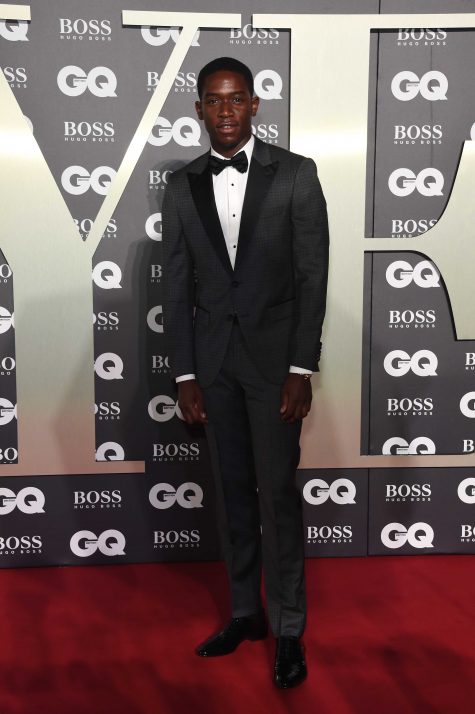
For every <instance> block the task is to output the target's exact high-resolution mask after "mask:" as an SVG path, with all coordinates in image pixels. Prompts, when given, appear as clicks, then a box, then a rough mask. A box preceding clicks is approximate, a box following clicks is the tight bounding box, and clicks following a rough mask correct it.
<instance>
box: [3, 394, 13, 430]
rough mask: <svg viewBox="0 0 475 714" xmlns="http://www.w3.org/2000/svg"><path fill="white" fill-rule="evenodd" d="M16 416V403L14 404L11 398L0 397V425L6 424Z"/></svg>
mask: <svg viewBox="0 0 475 714" xmlns="http://www.w3.org/2000/svg"><path fill="white" fill-rule="evenodd" d="M16 418H17V414H16V404H12V403H11V401H10V400H9V399H5V398H4V397H0V426H5V424H9V423H10V422H11V421H13V419H16Z"/></svg>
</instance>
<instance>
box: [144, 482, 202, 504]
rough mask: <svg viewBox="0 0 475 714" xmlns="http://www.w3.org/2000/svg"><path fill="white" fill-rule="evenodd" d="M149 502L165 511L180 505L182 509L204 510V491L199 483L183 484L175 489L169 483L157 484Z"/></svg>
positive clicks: (153, 488)
mask: <svg viewBox="0 0 475 714" xmlns="http://www.w3.org/2000/svg"><path fill="white" fill-rule="evenodd" d="M148 498H149V501H150V503H151V504H152V506H153V507H154V508H158V509H160V510H164V509H166V508H171V507H172V506H173V505H174V504H175V503H178V505H179V506H181V507H182V508H203V489H202V488H201V486H198V484H197V483H191V482H187V483H182V484H181V486H178V488H177V489H176V491H175V489H174V488H173V486H171V485H170V484H169V483H157V484H155V486H153V487H152V488H151V489H150V493H149V496H148Z"/></svg>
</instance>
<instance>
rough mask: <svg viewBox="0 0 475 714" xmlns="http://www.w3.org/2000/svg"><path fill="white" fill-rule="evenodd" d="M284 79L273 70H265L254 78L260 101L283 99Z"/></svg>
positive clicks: (255, 89)
mask: <svg viewBox="0 0 475 714" xmlns="http://www.w3.org/2000/svg"><path fill="white" fill-rule="evenodd" d="M282 86H283V82H282V77H281V76H280V74H279V73H278V72H276V71H275V70H273V69H263V70H261V71H260V72H258V73H257V74H256V76H255V77H254V91H255V92H256V94H257V96H258V97H259V98H260V99H264V100H269V99H282V94H281V92H282Z"/></svg>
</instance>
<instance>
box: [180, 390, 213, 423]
mask: <svg viewBox="0 0 475 714" xmlns="http://www.w3.org/2000/svg"><path fill="white" fill-rule="evenodd" d="M178 406H179V407H180V409H181V412H182V414H183V418H184V419H185V421H186V423H187V424H207V423H208V417H207V416H206V412H205V410H204V404H203V392H202V391H201V387H200V385H199V384H198V382H197V381H196V379H187V380H185V381H184V382H178Z"/></svg>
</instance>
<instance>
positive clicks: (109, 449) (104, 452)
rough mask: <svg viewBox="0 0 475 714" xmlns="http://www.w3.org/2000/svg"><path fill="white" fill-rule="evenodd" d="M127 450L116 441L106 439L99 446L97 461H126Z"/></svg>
mask: <svg viewBox="0 0 475 714" xmlns="http://www.w3.org/2000/svg"><path fill="white" fill-rule="evenodd" d="M124 460H125V452H124V449H123V447H122V446H121V445H120V444H117V442H115V441H105V442H104V443H103V444H101V445H100V446H98V447H97V450H96V461H124Z"/></svg>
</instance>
